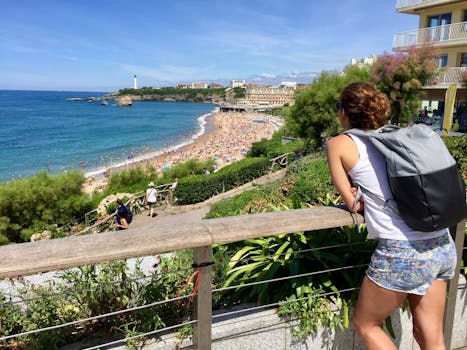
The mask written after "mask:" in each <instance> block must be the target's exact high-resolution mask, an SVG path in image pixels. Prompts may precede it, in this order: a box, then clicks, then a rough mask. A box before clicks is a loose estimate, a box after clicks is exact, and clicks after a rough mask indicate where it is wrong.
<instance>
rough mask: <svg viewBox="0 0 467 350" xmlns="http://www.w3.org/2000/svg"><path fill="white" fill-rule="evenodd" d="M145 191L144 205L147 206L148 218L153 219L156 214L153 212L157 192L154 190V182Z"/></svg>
mask: <svg viewBox="0 0 467 350" xmlns="http://www.w3.org/2000/svg"><path fill="white" fill-rule="evenodd" d="M148 187H149V188H148V189H147V190H146V203H147V204H148V205H149V214H148V216H150V217H155V216H156V215H157V214H156V213H155V212H154V209H155V207H156V202H157V190H156V189H155V188H154V182H152V181H151V182H150V183H149V185H148Z"/></svg>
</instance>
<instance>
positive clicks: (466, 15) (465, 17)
mask: <svg viewBox="0 0 467 350" xmlns="http://www.w3.org/2000/svg"><path fill="white" fill-rule="evenodd" d="M464 22H467V10H464Z"/></svg>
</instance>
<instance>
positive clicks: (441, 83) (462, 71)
mask: <svg viewBox="0 0 467 350" xmlns="http://www.w3.org/2000/svg"><path fill="white" fill-rule="evenodd" d="M466 74H467V67H451V68H448V67H445V68H442V69H441V71H440V73H439V74H438V76H437V77H436V78H435V79H433V82H432V84H429V85H426V86H425V88H426V89H445V88H448V87H449V86H451V85H452V84H458V88H462V87H463V80H464V79H463V78H464V76H465V75H466Z"/></svg>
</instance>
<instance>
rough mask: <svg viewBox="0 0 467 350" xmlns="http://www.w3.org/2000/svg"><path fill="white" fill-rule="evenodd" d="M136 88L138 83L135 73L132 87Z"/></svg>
mask: <svg viewBox="0 0 467 350" xmlns="http://www.w3.org/2000/svg"><path fill="white" fill-rule="evenodd" d="M137 88H138V83H137V82H136V75H135V76H134V77H133V89H135V90H136V89H137Z"/></svg>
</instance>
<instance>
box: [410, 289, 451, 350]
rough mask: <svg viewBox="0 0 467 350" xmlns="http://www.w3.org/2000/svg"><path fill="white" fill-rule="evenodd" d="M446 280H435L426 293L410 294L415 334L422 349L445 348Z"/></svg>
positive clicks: (439, 349) (441, 349) (437, 349)
mask: <svg viewBox="0 0 467 350" xmlns="http://www.w3.org/2000/svg"><path fill="white" fill-rule="evenodd" d="M446 285H447V282H446V281H442V280H435V281H434V282H433V284H432V285H431V286H430V287H429V288H428V289H427V291H426V294H425V295H415V294H411V295H409V296H408V299H409V304H410V311H411V312H412V317H413V334H414V337H415V339H416V340H417V343H418V345H420V348H421V349H422V350H444V349H445V345H444V335H443V318H444V307H445V304H446Z"/></svg>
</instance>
